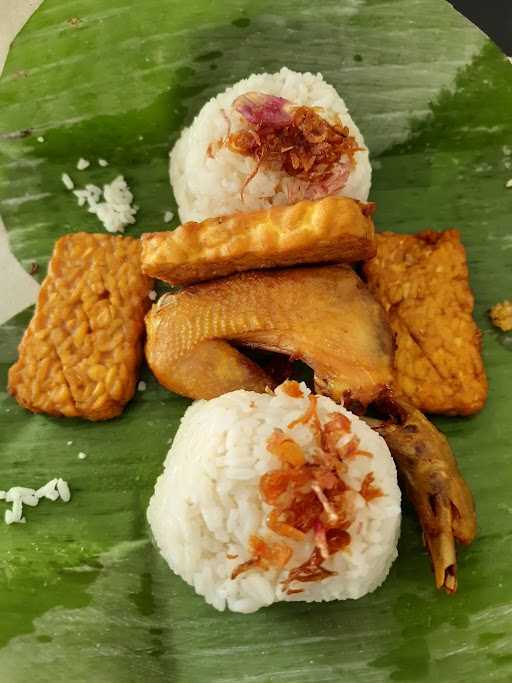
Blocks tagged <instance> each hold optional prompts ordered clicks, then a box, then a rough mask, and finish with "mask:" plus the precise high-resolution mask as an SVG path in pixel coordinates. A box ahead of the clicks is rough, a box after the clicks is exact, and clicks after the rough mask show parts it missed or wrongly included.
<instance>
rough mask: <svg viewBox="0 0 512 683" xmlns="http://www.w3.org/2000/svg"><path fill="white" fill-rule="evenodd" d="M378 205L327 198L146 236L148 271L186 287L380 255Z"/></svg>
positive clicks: (144, 252) (145, 264)
mask: <svg viewBox="0 0 512 683" xmlns="http://www.w3.org/2000/svg"><path fill="white" fill-rule="evenodd" d="M372 212H373V206H372V205H369V204H362V203H360V202H358V201H356V200H354V199H349V198H347V197H326V198H325V199H321V200H316V201H306V200H305V201H301V202H298V203H297V204H293V205H291V206H277V207H273V208H271V209H266V210H263V211H253V212H251V213H237V214H233V215H231V216H220V217H219V218H209V219H207V220H205V221H202V222H201V223H194V222H191V223H185V224H184V225H182V226H180V227H179V228H177V229H176V230H174V231H173V232H153V233H146V234H144V235H143V236H142V269H143V272H144V273H146V274H147V275H151V276H152V277H157V278H159V279H160V280H165V281H166V282H169V283H170V284H172V285H186V284H190V283H192V282H199V281H202V280H212V279H215V278H219V277H223V276H225V275H230V274H232V273H236V272H241V271H246V270H251V269H254V268H271V267H275V266H290V265H294V264H297V263H320V262H343V263H353V262H355V261H363V260H365V259H368V258H371V257H372V256H374V255H375V244H374V227H373V221H372V219H371V213H372Z"/></svg>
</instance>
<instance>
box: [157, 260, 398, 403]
mask: <svg viewBox="0 0 512 683" xmlns="http://www.w3.org/2000/svg"><path fill="white" fill-rule="evenodd" d="M146 329H147V343H146V357H147V360H148V363H149V366H150V367H151V369H152V370H153V372H154V374H155V375H156V377H157V379H158V380H159V382H160V383H161V384H163V385H164V386H165V387H167V388H168V389H170V390H171V391H175V392H177V393H180V394H183V395H185V396H189V397H190V398H212V396H213V395H215V396H217V395H220V394H223V393H225V392H226V391H231V390H232V389H233V388H244V389H253V388H254V387H255V386H260V387H261V386H263V384H265V382H266V381H267V378H264V377H262V371H261V370H260V369H259V368H257V366H254V365H253V364H251V363H250V361H248V359H246V358H245V357H244V356H243V355H242V354H240V353H239V352H238V351H236V350H235V349H233V348H232V347H230V346H229V345H228V344H227V342H226V340H230V341H235V342H238V343H240V344H246V345H249V346H253V347H256V348H261V349H267V350H270V351H277V352H278V353H284V354H287V355H289V356H293V357H294V358H296V359H301V360H303V361H304V362H305V363H307V364H308V365H310V366H311V367H312V368H313V370H314V373H315V382H316V386H317V390H318V391H320V392H322V393H326V394H328V395H330V396H332V397H333V398H334V399H335V400H342V399H344V398H345V399H347V400H348V399H350V400H351V401H352V402H355V401H357V402H360V404H362V405H363V406H364V405H366V404H367V403H369V402H370V401H371V400H372V399H373V398H375V397H376V396H377V395H378V393H379V392H380V390H381V389H382V387H383V386H385V385H387V384H389V382H390V381H391V378H392V375H391V353H392V346H391V335H390V333H389V329H388V325H387V322H386V320H385V318H384V315H383V312H382V309H381V307H380V306H379V305H378V304H377V303H376V302H375V300H374V299H373V298H372V296H371V295H370V293H369V292H368V290H367V289H366V287H365V285H364V284H363V282H361V280H360V279H359V278H358V277H357V275H356V274H355V273H354V271H353V270H352V269H351V268H349V267H348V266H323V267H309V268H290V269H287V270H275V271H260V272H250V273H241V274H239V275H233V276H231V277H228V278H224V279H222V280H217V281H213V282H208V283H204V284H200V285H194V286H191V287H188V288H186V289H184V290H182V291H181V292H179V293H178V294H168V295H166V296H164V297H162V299H160V301H159V302H158V304H156V305H155V306H153V308H152V309H151V311H150V313H149V314H148V315H147V317H146ZM210 341H211V342H213V341H215V345H214V344H213V343H211V344H210V343H209V342H210ZM207 342H208V343H207ZM195 350H200V356H199V357H200V362H199V364H198V365H196V363H195V362H191V359H192V358H193V354H194V353H195ZM208 354H211V358H210V359H209V358H208ZM213 358H214V360H213ZM183 366H186V372H185V371H184V369H183ZM207 367H209V368H212V367H215V368H216V370H215V378H214V379H215V381H214V382H213V383H212V382H211V381H210V380H209V379H208V378H207V377H206V374H207V371H206V369H205V368H207ZM244 374H245V379H244V380H243V381H241V380H240V376H241V375H244ZM272 384H273V383H271V382H270V381H269V385H270V386H272Z"/></svg>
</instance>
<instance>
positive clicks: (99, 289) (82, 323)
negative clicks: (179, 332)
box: [9, 233, 152, 420]
mask: <svg viewBox="0 0 512 683" xmlns="http://www.w3.org/2000/svg"><path fill="white" fill-rule="evenodd" d="M151 288H152V280H151V279H150V278H149V277H146V276H145V275H143V274H142V272H141V269H140V242H139V240H137V239H132V238H129V237H114V236H111V235H94V234H88V233H76V234H72V235H66V236H64V237H61V238H60V239H59V240H58V241H57V242H56V244H55V248H54V251H53V255H52V258H51V260H50V263H49V265H48V275H47V276H46V278H45V280H44V282H43V284H42V286H41V290H40V292H39V297H38V301H37V304H36V310H35V313H34V316H33V318H32V320H31V322H30V324H29V326H28V328H27V330H26V331H25V334H24V335H23V338H22V340H21V343H20V345H19V349H18V352H19V358H18V360H17V362H16V363H15V364H14V365H13V366H12V367H11V368H10V370H9V391H10V393H11V394H12V395H13V396H14V397H15V399H16V400H17V401H18V403H19V404H20V405H22V406H24V407H25V408H27V409H28V410H31V411H32V412H35V413H48V414H49V415H56V416H62V415H63V416H66V417H83V418H86V419H88V420H107V419H109V418H111V417H115V416H116V415H119V414H120V413H121V412H122V411H123V407H124V405H125V404H126V403H127V402H128V401H129V400H130V399H131V398H132V396H133V394H134V391H135V383H136V375H137V369H138V366H139V363H140V361H141V358H142V335H143V331H144V315H145V313H146V311H147V310H148V308H149V306H150V303H151V302H150V299H149V296H148V295H149V292H150V290H151Z"/></svg>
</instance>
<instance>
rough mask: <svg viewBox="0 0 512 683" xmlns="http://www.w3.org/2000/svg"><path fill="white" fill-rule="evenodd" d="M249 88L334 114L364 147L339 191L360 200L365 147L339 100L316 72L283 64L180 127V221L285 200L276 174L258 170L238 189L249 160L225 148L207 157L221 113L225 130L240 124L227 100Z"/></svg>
mask: <svg viewBox="0 0 512 683" xmlns="http://www.w3.org/2000/svg"><path fill="white" fill-rule="evenodd" d="M249 91H258V92H264V93H267V94H270V95H278V96H280V97H284V98H286V99H288V100H290V101H291V102H293V103H294V104H298V105H305V106H309V107H322V109H323V112H322V115H323V116H324V117H325V118H327V119H328V120H333V118H334V117H335V116H339V118H340V119H341V121H342V123H343V124H344V125H346V126H347V127H348V128H349V130H350V134H351V135H353V136H354V137H355V139H356V141H357V143H358V145H359V146H360V147H363V148H364V151H361V152H357V153H356V156H355V158H356V162H357V163H356V167H355V169H354V170H353V171H352V173H351V174H350V177H349V179H348V182H347V184H346V185H345V187H344V188H343V189H342V190H341V191H340V192H339V194H340V195H343V196H346V197H354V198H355V199H360V200H362V201H366V199H367V198H368V194H369V192H370V184H371V166H370V161H369V157H368V150H367V149H366V147H365V144H364V139H363V136H362V135H361V133H360V132H359V129H358V128H357V126H356V124H355V123H354V122H353V121H352V119H351V117H350V114H349V112H348V109H347V107H346V106H345V103H344V101H343V100H342V98H341V97H340V96H339V95H338V93H337V92H336V90H335V89H334V88H333V87H332V85H329V84H328V83H326V82H325V81H324V80H323V77H322V75H321V74H311V73H298V72H296V71H291V70H290V69H287V68H286V67H283V68H282V69H281V71H279V72H278V73H274V74H266V73H264V74H253V75H252V76H249V78H246V79H244V80H242V81H239V82H238V83H235V85H233V86H231V87H230V88H227V90H225V91H224V92H223V93H220V94H219V95H217V96H216V97H214V98H212V99H211V100H210V101H209V102H207V103H206V104H205V105H204V107H203V108H202V109H201V111H200V112H199V114H198V115H197V116H196V117H195V119H194V121H193V122H192V125H191V126H190V128H186V129H185V130H184V131H183V132H182V134H181V137H180V138H179V140H178V142H177V143H176V145H175V146H174V148H173V150H172V151H171V161H170V176H171V184H172V187H173V190H174V195H175V197H176V201H177V203H178V208H179V215H180V219H181V221H182V222H185V221H190V220H203V219H205V218H209V217H211V216H219V215H222V214H229V213H236V212H238V211H254V210H257V209H263V208H267V207H269V206H272V205H278V204H286V203H287V202H288V199H287V195H286V193H285V192H284V191H283V189H282V188H281V178H282V173H278V172H276V171H273V170H269V169H260V170H259V171H258V173H257V175H256V176H255V177H254V178H253V179H252V180H251V182H250V183H249V184H248V185H247V187H246V188H245V191H244V201H243V202H242V200H241V197H240V190H241V188H242V185H243V183H244V181H245V179H246V178H247V176H248V175H249V174H250V173H251V171H252V170H253V169H254V165H255V162H254V160H253V159H251V158H249V157H244V156H242V155H240V154H236V153H235V152H231V151H230V150H229V149H227V147H223V148H221V149H220V150H218V151H217V152H216V153H215V155H214V157H213V158H210V157H209V155H208V147H209V145H210V143H215V142H217V141H218V140H221V139H222V138H223V137H224V136H225V135H226V133H227V128H228V127H227V121H226V116H227V117H228V118H229V121H230V124H231V128H230V130H231V132H235V131H237V130H239V129H240V128H242V127H243V119H242V117H241V116H240V115H239V114H238V113H237V112H236V111H234V110H233V109H232V107H231V105H232V103H233V101H234V100H235V99H236V98H237V97H238V96H239V95H241V94H243V93H246V92H249Z"/></svg>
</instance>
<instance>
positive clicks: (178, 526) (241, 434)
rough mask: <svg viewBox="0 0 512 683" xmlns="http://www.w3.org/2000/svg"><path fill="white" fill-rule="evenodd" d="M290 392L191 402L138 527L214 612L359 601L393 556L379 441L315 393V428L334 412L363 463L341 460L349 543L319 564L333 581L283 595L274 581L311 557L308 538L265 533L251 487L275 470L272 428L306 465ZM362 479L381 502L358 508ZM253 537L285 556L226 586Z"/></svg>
mask: <svg viewBox="0 0 512 683" xmlns="http://www.w3.org/2000/svg"><path fill="white" fill-rule="evenodd" d="M300 386H301V389H302V391H303V394H304V396H303V397H302V398H300V397H299V398H295V397H291V396H289V395H288V394H287V393H285V392H284V391H283V390H282V389H280V388H278V389H277V390H276V393H275V395H268V394H257V393H255V392H250V391H243V390H240V391H233V392H231V393H229V394H225V395H223V396H220V397H218V398H215V399H213V400H211V401H197V402H196V403H194V404H193V405H192V406H191V407H190V408H189V409H188V410H187V412H186V413H185V416H184V417H183V419H182V422H181V425H180V427H179V429H178V432H177V434H176V437H175V439H174V443H173V445H172V447H171V449H170V451H169V453H168V455H167V459H166V462H165V469H164V472H163V474H162V475H161V476H160V477H159V479H158V481H157V483H156V487H155V492H154V495H153V497H152V498H151V501H150V504H149V508H148V520H149V523H150V525H151V529H152V531H153V534H154V538H155V540H156V543H157V544H158V547H159V549H160V552H161V553H162V555H163V557H164V558H165V560H166V561H167V562H168V564H169V566H170V567H171V569H172V570H173V571H174V572H175V573H176V574H178V575H179V576H181V577H182V578H183V579H184V580H185V581H186V582H187V583H189V584H190V585H191V586H193V587H194V589H195V590H196V592H197V593H199V595H202V596H204V598H205V600H206V601H207V602H208V603H209V604H211V605H213V607H215V608H216V609H218V610H224V609H225V608H226V607H227V608H228V609H230V610H232V611H235V612H254V611H256V610H257V609H259V608H260V607H264V606H266V605H270V604H272V603H274V602H279V601H301V600H304V601H307V602H318V601H325V600H344V599H347V598H360V597H361V596H363V595H365V594H366V593H369V592H370V591H373V590H375V589H376V588H377V587H378V586H380V584H381V583H382V582H383V581H384V579H385V578H386V576H387V574H388V572H389V569H390V567H391V564H392V563H393V561H394V559H395V558H396V556H397V549H396V546H397V541H398V536H399V530H400V489H399V488H398V484H397V476H396V469H395V465H394V462H393V460H392V458H391V455H390V453H389V450H388V448H387V446H386V443H385V441H384V440H383V439H382V438H381V437H380V436H379V435H378V434H377V433H376V432H374V431H372V430H371V429H370V427H368V426H367V425H366V424H365V423H364V422H363V421H362V420H360V419H359V418H358V417H357V416H355V415H353V414H352V413H350V412H349V411H347V410H345V409H344V408H343V407H341V406H339V405H337V404H335V403H334V402H333V401H331V400H330V399H329V398H326V397H324V396H319V397H318V403H317V406H318V408H317V409H318V415H319V418H320V421H321V423H322V424H325V423H326V422H327V421H328V420H329V419H330V416H331V417H332V413H335V412H339V413H342V414H343V415H345V416H346V417H348V418H349V420H350V422H351V430H352V434H354V435H355V436H357V437H358V439H359V441H360V446H359V448H360V449H363V450H365V451H367V452H369V453H371V454H372V457H362V456H357V457H352V458H349V459H347V467H348V469H347V472H346V475H344V477H343V479H344V481H345V483H346V484H347V485H348V486H349V487H350V488H351V489H352V490H353V493H351V496H352V498H351V500H352V501H353V516H352V517H351V519H352V522H351V525H350V526H349V527H348V529H347V531H348V533H349V534H350V536H351V541H350V544H349V545H348V547H347V548H346V549H344V550H340V551H338V552H337V553H335V554H333V555H330V556H329V557H328V558H327V559H326V560H324V561H323V566H324V567H325V568H326V569H328V570H331V571H334V572H336V574H335V575H333V576H329V577H328V578H324V579H323V580H321V581H316V582H310V583H298V582H294V584H293V585H292V587H293V588H299V589H302V591H303V592H301V593H296V594H291V595H290V594H288V593H287V592H286V587H285V586H283V583H282V582H283V581H284V580H285V579H286V577H287V576H288V573H289V571H290V569H293V568H295V567H297V566H298V565H300V564H302V563H303V562H305V561H306V560H307V559H308V558H309V557H310V555H311V553H312V552H313V550H314V547H315V543H314V540H313V531H309V532H307V534H306V536H305V538H304V539H303V540H302V541H295V540H291V539H289V538H284V537H282V536H280V535H277V534H275V533H274V532H273V531H271V530H270V529H269V528H268V526H267V523H266V522H267V516H268V514H269V512H270V511H271V509H272V508H271V507H270V506H269V505H268V504H267V503H265V502H264V501H263V500H262V498H261V494H260V489H259V483H260V478H261V476H262V475H263V474H265V473H266V472H269V471H270V470H273V469H277V468H279V467H280V466H281V463H280V461H279V459H278V458H277V457H276V456H274V455H272V454H271V453H270V452H269V451H268V450H267V441H268V439H269V437H270V436H271V434H272V433H273V431H274V429H276V428H281V429H282V430H283V431H284V432H285V433H286V434H287V435H289V436H291V437H292V438H293V439H294V440H295V441H296V442H297V443H298V444H299V445H300V446H301V447H302V449H303V451H304V452H305V454H306V457H307V459H308V460H309V459H310V458H311V457H312V455H313V453H314V451H315V442H314V436H313V433H312V431H311V430H310V428H309V427H308V426H306V425H303V424H300V425H298V426H296V427H293V428H292V429H289V428H288V426H287V425H289V423H290V422H292V421H293V420H295V419H296V418H298V417H300V416H301V415H303V414H304V413H305V412H306V410H307V408H308V406H309V399H308V398H307V396H308V394H309V391H308V390H307V389H306V387H305V385H303V384H302V385H300ZM369 473H373V475H374V484H373V485H374V486H377V487H378V488H379V489H380V490H381V492H382V494H383V495H381V496H380V497H377V498H374V499H372V500H370V501H368V502H367V501H366V500H365V498H363V496H361V495H360V493H358V491H359V490H360V489H361V484H362V482H363V480H364V479H365V477H366V476H367V475H368V474H369ZM253 534H256V535H258V536H260V537H261V538H263V539H265V540H266V541H268V542H281V543H282V542H285V543H286V544H287V545H288V546H289V547H290V548H292V550H293V554H292V556H291V558H290V559H289V561H288V563H287V564H286V565H285V567H284V568H282V569H278V568H275V567H274V568H270V569H267V570H266V571H264V570H262V569H251V570H249V571H246V572H243V573H241V574H240V575H239V576H238V577H237V578H235V579H232V578H231V574H232V572H233V570H234V569H236V568H237V567H238V566H239V565H240V564H241V563H242V562H244V561H247V560H249V559H250V556H251V553H250V550H249V543H250V538H251V536H252V535H253Z"/></svg>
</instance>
